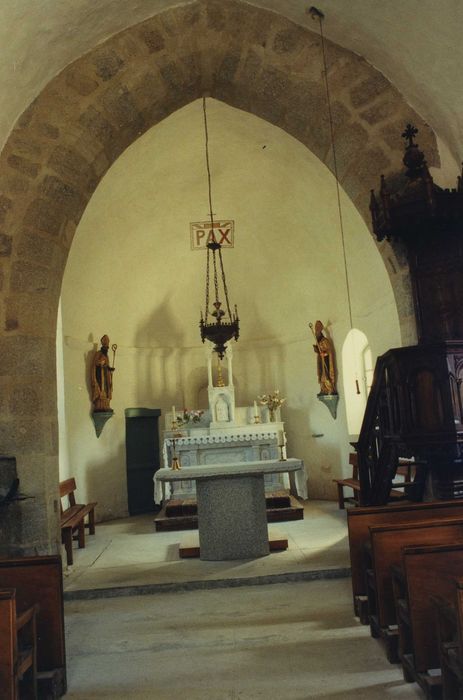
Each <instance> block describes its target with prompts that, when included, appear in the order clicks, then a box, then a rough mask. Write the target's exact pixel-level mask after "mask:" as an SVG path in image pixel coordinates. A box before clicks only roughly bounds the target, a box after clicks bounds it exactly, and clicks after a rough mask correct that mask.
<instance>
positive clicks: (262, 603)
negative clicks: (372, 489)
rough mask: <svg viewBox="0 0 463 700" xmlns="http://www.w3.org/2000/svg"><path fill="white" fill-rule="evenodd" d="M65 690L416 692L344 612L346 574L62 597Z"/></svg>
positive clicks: (125, 694)
mask: <svg viewBox="0 0 463 700" xmlns="http://www.w3.org/2000/svg"><path fill="white" fill-rule="evenodd" d="M66 629H67V654H68V682H69V692H68V694H67V696H66V697H67V698H72V699H73V700H128V699H129V698H130V700H142V699H143V700H151V699H152V700H180V699H181V700H199V699H200V698H201V700H204V699H205V700H258V699H259V700H303V699H304V700H305V699H308V698H332V699H333V700H334V699H336V698H343V700H345V699H349V698H350V699H352V700H361V699H364V700H385V699H387V698H391V699H392V698H394V699H401V698H404V699H405V698H407V699H409V698H410V699H411V698H421V697H422V695H421V694H420V692H419V690H418V688H417V686H416V685H415V684H413V685H408V684H406V683H405V682H404V681H403V680H402V674H401V671H400V668H399V667H398V666H395V665H390V664H389V663H388V662H387V660H386V658H385V656H384V652H383V650H382V648H381V647H380V645H379V643H378V642H377V641H376V640H374V639H371V637H370V636H369V629H368V628H367V627H362V626H361V625H360V624H359V623H358V622H357V621H356V620H355V618H354V617H353V615H352V607H351V589H350V580H349V579H339V580H331V581H311V582H297V583H283V584H274V585H264V586H246V587H241V588H228V589H223V588H222V589H216V590H202V591H184V592H176V593H158V594H156V595H146V596H134V597H121V598H111V599H103V600H101V599H100V600H86V601H72V602H68V603H66Z"/></svg>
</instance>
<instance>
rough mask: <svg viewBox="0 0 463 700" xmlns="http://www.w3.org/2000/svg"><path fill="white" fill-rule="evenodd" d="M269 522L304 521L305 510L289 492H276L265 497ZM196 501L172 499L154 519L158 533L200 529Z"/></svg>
mask: <svg viewBox="0 0 463 700" xmlns="http://www.w3.org/2000/svg"><path fill="white" fill-rule="evenodd" d="M265 502H266V506H267V521H268V522H269V523H277V522H282V521H284V520H303V518H304V508H303V507H302V506H301V505H300V503H299V502H298V501H297V500H296V499H295V498H294V497H293V496H291V495H290V494H289V493H288V492H287V491H274V492H273V493H267V494H266V495H265ZM197 512H198V510H197V504H196V500H195V499H192V498H188V499H184V500H181V499H172V500H171V501H168V502H167V503H166V505H165V506H163V508H162V510H161V511H160V512H159V514H158V515H157V516H156V518H155V519H154V523H155V527H156V531H157V532H162V531H165V530H192V529H195V528H197V527H198V515H197Z"/></svg>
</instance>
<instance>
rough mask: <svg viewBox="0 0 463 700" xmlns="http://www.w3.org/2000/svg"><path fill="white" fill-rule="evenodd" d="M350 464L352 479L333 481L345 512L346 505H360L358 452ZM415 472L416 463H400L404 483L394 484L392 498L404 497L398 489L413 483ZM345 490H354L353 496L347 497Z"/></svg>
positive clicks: (340, 506) (398, 469) (339, 501)
mask: <svg viewBox="0 0 463 700" xmlns="http://www.w3.org/2000/svg"><path fill="white" fill-rule="evenodd" d="M349 464H350V465H351V466H352V477H350V478H347V479H333V481H334V483H335V484H336V485H337V487H338V505H339V508H340V509H341V510H344V508H345V505H344V504H345V503H351V504H353V505H355V506H358V505H359V503H360V481H359V468H358V455H357V452H351V453H350V454H349ZM414 470H415V467H414V462H410V461H408V460H400V461H399V466H398V467H397V474H399V475H401V476H403V477H404V481H396V482H394V483H393V484H392V486H393V487H394V488H393V490H392V491H391V498H401V497H403V493H402V491H398V489H400V488H405V487H406V486H409V485H410V484H411V483H412V478H413V474H414ZM345 488H349V489H352V492H353V495H352V496H345V495H344V489H345Z"/></svg>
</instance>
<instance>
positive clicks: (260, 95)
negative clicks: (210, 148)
mask: <svg viewBox="0 0 463 700" xmlns="http://www.w3.org/2000/svg"><path fill="white" fill-rule="evenodd" d="M328 56H329V80H330V88H331V92H332V102H333V112H334V120H335V138H336V145H337V155H338V168H339V175H340V179H341V182H342V186H343V187H344V189H345V191H346V192H347V194H348V195H349V196H350V197H351V199H352V201H353V202H354V204H355V205H356V206H357V208H358V209H359V211H360V212H361V213H362V215H363V216H364V218H365V220H366V221H367V223H369V212H368V202H369V192H370V189H371V187H375V186H377V184H378V180H379V174H380V173H381V172H385V173H388V172H392V171H397V170H399V169H400V168H401V157H402V145H401V143H400V141H401V139H400V133H401V131H402V129H403V125H404V124H405V123H407V122H408V121H412V122H414V123H415V124H416V125H417V126H418V128H419V129H420V139H419V143H420V146H421V147H422V148H423V149H424V150H425V152H426V155H427V159H428V163H429V165H436V164H437V162H438V155H437V149H436V143H435V138H434V135H433V133H432V131H431V130H430V128H429V127H428V126H427V125H426V124H425V123H423V121H422V119H420V117H419V116H418V115H417V114H416V113H415V112H414V111H413V110H412V109H411V108H410V107H409V106H408V105H407V104H406V103H405V101H404V100H403V98H402V97H401V95H400V94H399V93H398V92H397V90H396V89H395V88H394V87H393V86H392V85H391V84H390V83H389V82H388V81H387V80H386V79H385V78H384V77H383V76H382V75H381V74H380V73H378V72H377V71H376V70H375V69H374V68H372V67H371V66H370V65H369V64H367V63H366V62H365V61H364V60H363V59H362V58H361V57H359V56H356V55H354V54H352V53H349V52H348V51H346V50H344V49H341V48H340V47H338V46H335V45H333V44H328ZM204 93H207V94H210V95H211V96H212V97H214V98H216V99H219V100H222V101H224V102H226V103H228V104H229V105H231V106H233V107H237V108H239V109H243V110H246V111H248V112H252V113H253V114H255V115H257V116H259V117H261V118H263V119H266V120H268V121H269V122H271V123H272V124H275V125H277V126H279V127H281V128H282V129H284V130H286V131H287V132H288V133H289V134H291V135H292V136H294V137H295V138H297V139H298V140H299V141H300V142H301V143H303V144H304V145H305V146H307V148H309V149H310V150H312V151H313V152H314V153H315V154H316V155H317V156H318V157H319V158H320V160H322V161H323V162H324V163H325V164H326V165H327V166H328V167H331V165H332V157H331V153H330V145H329V131H328V124H327V119H326V101H325V94H324V86H323V75H322V67H321V56H320V42H319V38H318V36H317V34H316V33H312V32H310V31H308V30H306V29H304V28H302V27H300V26H298V25H295V24H293V23H291V22H290V21H289V20H287V19H285V18H283V17H281V16H279V15H277V14H274V13H272V12H269V11H266V10H262V9H258V8H255V7H253V6H250V5H248V4H246V3H244V2H243V3H242V2H239V1H235V0H227V2H223V1H222V0H204V1H203V0H200V1H198V2H193V3H191V4H188V5H184V6H180V7H176V8H173V9H169V10H166V11H164V12H163V13H160V14H157V15H156V16H154V17H152V18H150V19H149V20H147V21H145V22H142V23H141V24H138V25H135V26H133V27H130V28H129V29H127V30H125V31H124V32H121V33H120V34H117V35H115V36H113V37H111V38H110V39H108V40H107V41H106V42H105V43H103V44H100V45H98V46H97V47H95V49H94V50H93V51H91V52H90V53H88V54H86V55H84V56H82V57H81V58H80V59H79V60H77V61H75V62H74V63H73V64H71V65H69V66H68V67H67V68H65V69H64V70H63V71H62V72H61V73H60V74H59V75H58V76H56V78H54V79H53V80H52V81H51V82H50V83H49V84H48V85H47V87H46V88H45V89H44V90H43V91H42V92H41V94H40V95H39V96H38V97H37V98H36V99H35V101H34V102H33V103H32V104H31V105H30V106H29V108H28V109H27V110H26V112H25V113H24V114H23V115H22V116H21V117H20V118H19V120H18V122H17V124H16V125H15V127H14V129H13V131H12V133H11V134H10V137H9V139H8V141H7V143H6V145H5V147H4V149H3V151H2V153H1V155H0V164H1V165H0V264H1V268H0V295H1V300H2V305H1V307H0V308H1V317H0V320H1V328H0V348H1V357H2V363H1V371H0V383H1V392H0V397H1V398H0V441H1V444H2V451H3V454H12V455H15V456H16V458H17V462H18V476H19V477H20V479H21V488H22V490H24V491H26V492H28V493H31V494H33V495H34V496H35V499H34V501H33V502H30V504H31V505H30V506H29V516H28V520H27V523H26V522H22V523H21V524H20V537H19V540H20V541H19V542H18V543H17V544H18V547H17V549H18V548H19V549H21V550H22V551H26V552H31V551H32V552H33V551H37V552H45V551H53V550H55V549H56V547H57V543H58V541H59V540H58V535H59V533H58V527H57V520H58V518H57V511H59V508H58V507H57V483H58V466H57V462H58V438H57V410H56V367H55V336H56V315H57V307H58V301H59V295H60V288H61V281H62V276H63V272H64V267H65V264H66V259H67V254H68V251H69V248H70V246H71V243H72V239H73V235H74V232H75V230H76V226H77V224H78V222H79V220H80V217H81V215H82V213H83V211H84V210H85V207H86V205H87V203H88V201H89V199H90V197H91V196H92V193H93V191H94V190H95V188H96V186H97V185H98V182H99V181H100V179H101V178H102V177H103V175H104V174H105V172H106V171H107V170H108V169H109V168H110V167H111V164H112V163H113V162H114V161H115V159H116V158H117V157H118V156H119V155H120V153H122V151H123V150H124V149H125V148H126V147H127V146H128V145H130V144H131V143H132V142H133V141H134V140H135V139H137V138H138V137H139V136H140V135H141V134H142V133H143V132H144V131H146V130H147V129H149V128H150V127H152V126H153V125H155V124H156V123H157V122H159V121H160V120H162V119H163V118H165V117H166V116H168V115H169V114H171V113H172V112H173V111H175V110H177V109H178V108H179V107H181V106H183V105H185V104H187V103H188V102H190V101H192V100H194V99H196V98H198V97H200V96H201V95H202V94H204ZM333 200H334V193H333ZM378 247H379V250H380V253H381V255H382V256H383V258H384V260H385V264H386V266H387V269H388V272H389V274H390V277H391V281H392V285H393V288H394V292H395V296H396V300H397V303H398V308H399V316H400V319H401V323H402V330H403V338H404V342H407V341H408V340H409V339H410V338H412V339H413V321H412V319H413V311H412V301H411V291H410V285H409V276H408V270H407V267H406V264H405V262H404V260H403V259H401V258H400V257H398V256H397V255H396V254H395V253H394V251H393V250H392V249H391V247H390V246H389V244H387V243H382V244H381V245H380V246H378ZM2 544H3V545H4V544H5V543H2V542H1V538H0V548H1V546H2Z"/></svg>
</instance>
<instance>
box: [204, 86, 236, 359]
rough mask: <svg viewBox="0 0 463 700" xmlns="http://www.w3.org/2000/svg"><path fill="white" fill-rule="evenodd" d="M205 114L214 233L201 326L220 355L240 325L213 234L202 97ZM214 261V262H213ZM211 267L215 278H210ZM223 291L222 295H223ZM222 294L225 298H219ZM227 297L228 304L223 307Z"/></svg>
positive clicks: (218, 244) (211, 242)
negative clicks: (232, 305)
mask: <svg viewBox="0 0 463 700" xmlns="http://www.w3.org/2000/svg"><path fill="white" fill-rule="evenodd" d="M203 116H204V135H205V150H206V169H207V184H208V192H209V218H210V227H211V234H210V237H209V238H210V240H209V242H208V243H207V245H206V290H205V296H206V299H205V307H204V315H203V312H202V311H201V319H200V322H199V327H200V331H201V340H202V341H203V343H204V341H205V340H209V341H210V342H211V343H213V345H214V352H216V353H217V354H218V356H219V358H220V359H223V356H224V354H225V351H226V348H227V346H226V343H227V342H228V341H229V340H231V339H232V338H234V339H235V340H238V338H239V333H240V325H239V318H238V310H237V307H236V304H235V307H234V313H232V312H231V309H230V301H229V298H228V289H227V281H226V278H225V270H224V266H223V260H222V246H221V244H220V243H218V242H217V241H216V239H215V236H214V217H213V214H212V185H211V169H210V164H209V134H208V130H207V113H206V98H205V97H203ZM211 263H212V265H211ZM211 267H212V279H211ZM221 295H222V296H221ZM211 296H212V299H213V301H212V307H213V310H211V308H210V299H211ZM220 297H221V298H222V301H221V299H220ZM223 300H224V301H225V308H222V307H223Z"/></svg>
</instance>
